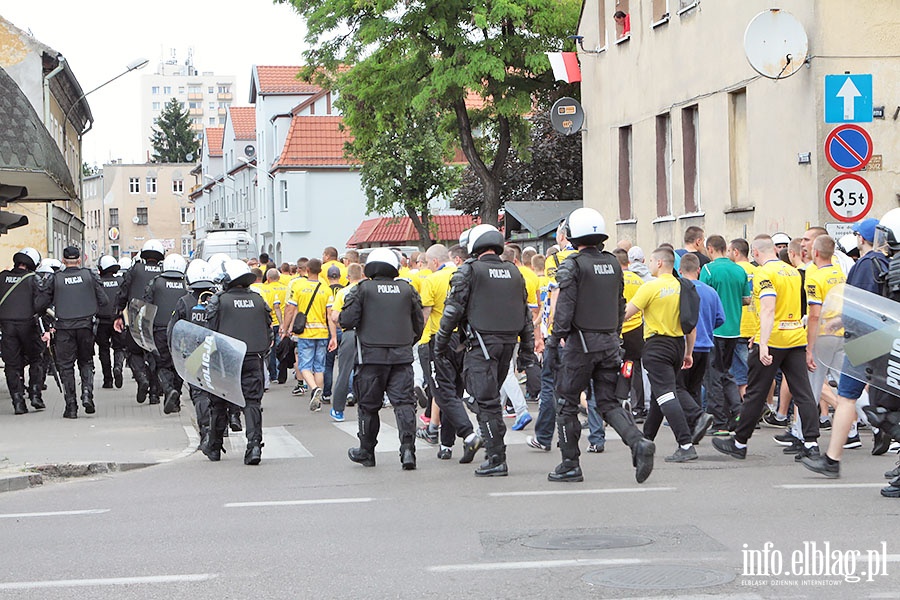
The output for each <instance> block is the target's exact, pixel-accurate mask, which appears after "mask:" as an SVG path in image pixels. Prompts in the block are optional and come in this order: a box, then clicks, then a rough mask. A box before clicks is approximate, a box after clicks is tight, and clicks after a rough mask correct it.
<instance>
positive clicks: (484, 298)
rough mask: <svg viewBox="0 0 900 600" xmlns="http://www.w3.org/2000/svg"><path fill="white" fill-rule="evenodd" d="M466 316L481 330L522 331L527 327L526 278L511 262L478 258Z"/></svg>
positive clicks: (473, 270) (474, 268)
mask: <svg viewBox="0 0 900 600" xmlns="http://www.w3.org/2000/svg"><path fill="white" fill-rule="evenodd" d="M470 267H471V276H470V281H469V304H468V306H467V308H466V317H467V319H468V321H469V325H471V326H472V327H473V328H474V329H475V331H478V332H479V333H519V332H520V331H522V328H524V327H525V310H526V306H525V280H524V279H523V278H522V274H521V273H520V272H519V269H518V268H517V267H516V266H515V265H514V264H513V263H511V262H503V261H499V260H480V259H479V260H476V261H473V262H472V263H471V265H470Z"/></svg>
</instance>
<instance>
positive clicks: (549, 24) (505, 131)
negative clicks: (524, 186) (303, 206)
mask: <svg viewBox="0 0 900 600" xmlns="http://www.w3.org/2000/svg"><path fill="white" fill-rule="evenodd" d="M276 1H278V2H288V1H289V2H290V3H291V4H292V5H293V6H294V8H295V9H296V10H297V12H299V13H300V14H301V15H302V16H303V17H304V19H305V21H306V24H307V35H306V41H307V43H308V44H309V47H310V48H311V49H310V50H309V51H307V52H306V53H305V56H306V59H307V61H308V64H309V65H313V66H314V67H309V68H308V71H307V73H306V74H307V75H309V76H313V77H321V78H325V77H327V75H325V74H327V73H339V75H337V76H336V81H335V82H334V83H335V85H336V88H337V89H338V91H339V92H340V93H341V94H344V93H346V92H345V88H347V87H348V86H352V89H353V96H354V101H355V102H354V104H356V105H357V106H360V107H361V110H371V111H373V112H374V113H375V114H376V115H380V114H382V112H383V111H385V112H387V113H389V114H392V115H397V114H406V111H407V110H409V109H411V110H413V111H414V114H416V115H421V114H437V115H440V116H441V117H442V119H443V122H442V126H443V130H445V131H453V132H454V138H455V143H456V144H457V146H458V147H460V148H462V150H463V152H464V153H465V155H466V158H467V159H468V161H469V164H470V166H471V167H472V169H473V171H474V172H475V173H476V174H477V176H478V178H479V180H480V181H481V182H482V185H483V188H484V193H483V199H482V203H481V206H480V207H479V211H478V212H479V214H480V216H481V218H482V219H483V221H484V222H486V223H496V222H497V212H498V210H499V208H500V180H501V176H502V172H503V169H504V167H505V165H506V162H507V157H508V154H509V151H510V148H512V147H514V146H522V145H524V144H526V143H527V140H528V135H527V134H528V123H527V121H526V120H525V119H524V117H523V116H524V115H527V114H528V113H530V112H531V110H532V107H533V106H534V105H535V102H537V101H539V100H541V98H542V97H543V96H545V95H546V94H547V93H548V92H550V91H552V90H553V89H555V88H556V82H555V81H554V80H553V76H552V74H551V73H550V70H549V61H548V60H547V57H546V56H545V55H544V52H547V51H556V50H560V49H562V47H563V45H564V44H565V42H566V36H568V35H570V34H572V33H575V30H576V27H577V23H578V15H579V12H580V9H581V0H467V1H462V0H276ZM341 65H352V66H353V67H354V68H352V69H349V70H344V71H341V70H339V69H338V67H339V66H341ZM316 69H319V70H316ZM473 98H474V99H478V100H480V103H481V104H482V106H479V107H477V108H475V107H474V104H473V103H472V102H471V100H472V99H473ZM467 99H468V100H470V101H469V102H467ZM366 107H368V109H367V108H366ZM353 110H354V106H353V105H351V104H349V103H347V104H345V105H344V107H343V111H344V115H345V117H347V118H348V119H349V118H350V117H351V115H350V113H351V112H352V111H353ZM350 128H351V130H352V131H353V133H354V135H357V132H358V131H359V130H358V123H357V124H351V125H350ZM382 130H383V128H382Z"/></svg>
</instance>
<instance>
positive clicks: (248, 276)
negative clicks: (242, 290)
mask: <svg viewBox="0 0 900 600" xmlns="http://www.w3.org/2000/svg"><path fill="white" fill-rule="evenodd" d="M222 273H223V278H222V285H223V286H224V287H225V289H226V290H229V289H231V288H233V287H235V286H238V285H250V284H251V283H253V282H254V281H256V275H254V274H253V273H251V272H250V267H249V266H248V265H247V263H245V262H244V261H242V260H238V259H236V258H230V259H228V261H226V262H225V264H224V265H223V269H222Z"/></svg>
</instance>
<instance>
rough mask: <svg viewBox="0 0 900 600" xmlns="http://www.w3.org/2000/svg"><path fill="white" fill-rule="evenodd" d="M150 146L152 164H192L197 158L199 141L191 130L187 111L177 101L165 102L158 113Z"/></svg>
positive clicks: (173, 99)
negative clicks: (151, 148)
mask: <svg viewBox="0 0 900 600" xmlns="http://www.w3.org/2000/svg"><path fill="white" fill-rule="evenodd" d="M150 144H151V145H152V146H153V162H161V163H177V162H193V161H195V160H196V159H197V158H198V157H199V155H200V141H199V140H198V139H197V136H196V135H195V134H194V132H193V130H192V129H191V119H190V117H189V116H188V111H187V110H186V109H182V108H181V103H180V102H179V101H178V100H177V99H175V98H172V99H171V100H169V101H168V102H166V105H165V106H164V107H163V109H162V111H161V112H160V113H159V120H158V121H157V122H156V124H155V125H154V126H153V135H152V136H150ZM189 155H190V158H188V156H189Z"/></svg>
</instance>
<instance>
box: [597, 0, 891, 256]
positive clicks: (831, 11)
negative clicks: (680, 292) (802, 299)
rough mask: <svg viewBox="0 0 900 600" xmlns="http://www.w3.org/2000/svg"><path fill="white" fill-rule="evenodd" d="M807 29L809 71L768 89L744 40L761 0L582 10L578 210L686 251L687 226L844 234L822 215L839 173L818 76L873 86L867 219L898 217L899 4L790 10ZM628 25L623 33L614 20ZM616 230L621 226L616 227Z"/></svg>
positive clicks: (788, 1) (794, 6)
mask: <svg viewBox="0 0 900 600" xmlns="http://www.w3.org/2000/svg"><path fill="white" fill-rule="evenodd" d="M779 6H780V8H781V9H783V10H785V11H788V12H790V13H791V14H793V15H794V16H795V17H796V18H797V19H798V20H799V21H800V23H801V24H802V25H803V27H804V29H805V31H806V34H807V36H808V40H809V59H808V61H807V62H806V64H805V66H803V68H801V69H800V70H799V71H798V72H796V73H795V74H793V75H791V76H790V77H787V78H783V79H780V80H772V79H767V78H763V77H761V76H759V75H757V73H756V72H755V71H754V70H753V69H752V68H751V67H750V65H749V63H748V60H747V58H746V57H745V53H744V32H745V29H746V28H747V25H748V24H749V23H750V22H751V20H752V19H753V18H754V16H756V15H757V14H758V13H760V12H762V11H764V10H768V9H769V8H771V7H770V3H768V2H764V1H763V0H745V1H741V2H702V3H701V2H697V1H688V0H586V1H585V3H584V7H583V12H582V17H581V22H580V27H579V34H580V35H581V36H583V40H582V51H581V52H579V59H580V62H581V68H582V76H583V81H582V102H583V107H584V112H585V124H584V130H583V131H582V133H581V135H582V136H583V137H582V139H583V144H584V202H585V205H586V206H592V207H594V208H596V209H598V210H600V211H601V213H602V214H603V215H604V216H605V217H606V220H607V224H608V226H609V228H610V230H611V231H610V233H611V237H613V238H615V237H616V236H618V237H619V238H623V237H628V238H631V239H632V240H634V241H635V242H636V243H639V244H640V245H641V246H644V247H645V248H646V247H648V246H649V247H653V246H655V245H656V244H658V243H660V242H663V241H671V242H673V243H674V244H675V246H676V247H678V246H679V245H680V243H681V241H682V235H683V231H684V229H685V228H686V227H688V226H690V225H699V226H701V227H703V228H704V229H705V230H706V232H707V234H711V233H720V234H723V235H725V236H726V238H730V237H737V236H741V237H749V238H752V237H753V236H754V235H756V234H758V233H770V234H771V233H774V232H777V231H783V232H787V233H788V234H789V235H792V236H799V235H801V234H802V232H803V231H804V230H805V229H806V228H807V226H808V225H811V224H812V225H828V226H829V228H830V229H832V228H833V229H835V230H840V229H841V228H843V229H844V230H846V228H848V227H849V224H844V225H842V227H835V226H836V225H837V224H839V223H841V222H840V221H839V220H838V219H836V218H835V217H833V216H832V215H831V214H830V213H829V212H828V210H827V209H826V200H825V197H826V189H827V188H828V185H829V183H830V182H831V181H832V179H834V178H835V177H836V176H838V175H839V173H838V171H836V170H835V169H834V168H832V167H831V165H830V164H829V163H828V161H827V160H826V157H825V152H824V143H825V139H826V137H827V136H828V134H829V132H831V131H832V129H834V127H835V125H834V124H826V123H825V122H824V110H825V108H824V103H825V92H824V77H825V75H828V74H842V73H845V72H847V73H853V74H857V73H867V74H872V76H873V97H874V106H876V107H878V106H882V107H884V108H883V109H882V112H881V115H882V117H881V118H877V116H876V118H875V119H874V121H873V122H871V123H864V124H863V127H864V129H866V130H867V131H868V133H869V134H870V136H871V138H872V141H873V145H874V154H875V159H876V160H873V161H872V163H870V166H869V167H868V169H867V170H866V171H865V172H863V173H861V175H862V176H863V177H864V178H865V179H866V180H867V181H868V183H869V184H870V185H871V187H872V191H873V197H874V198H873V199H867V201H869V202H871V203H872V207H871V210H870V212H869V214H868V215H867V216H881V215H882V214H884V212H886V211H887V210H889V209H891V208H895V207H897V204H898V192H900V185H898V179H897V177H896V173H897V171H898V169H900V156H898V155H897V154H896V153H895V152H891V149H895V148H897V147H898V144H900V128H898V127H897V124H896V120H895V119H896V115H895V108H896V106H897V105H898V104H900V102H898V101H897V97H898V95H900V77H897V73H898V72H900V3H897V2H896V1H894V0H865V1H861V2H855V3H853V5H852V7H851V6H850V5H848V4H847V3H844V2H836V1H830V0H829V1H822V2H808V1H806V0H785V1H784V2H781V3H780V4H779ZM619 10H621V11H623V12H625V13H626V14H627V15H628V20H629V21H630V31H629V32H627V33H626V32H624V31H623V25H622V22H621V20H619V21H617V20H616V19H614V17H613V15H614V13H615V12H616V11H619ZM613 225H614V226H613Z"/></svg>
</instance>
